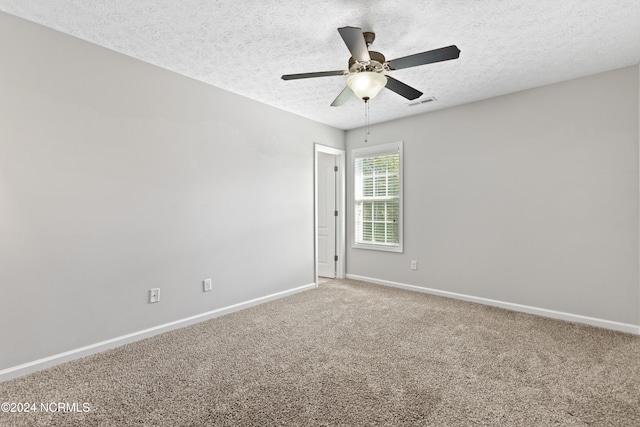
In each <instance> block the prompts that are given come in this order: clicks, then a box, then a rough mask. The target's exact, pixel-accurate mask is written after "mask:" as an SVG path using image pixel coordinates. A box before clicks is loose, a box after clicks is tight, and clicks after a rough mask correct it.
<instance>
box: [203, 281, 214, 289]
mask: <svg viewBox="0 0 640 427" xmlns="http://www.w3.org/2000/svg"><path fill="white" fill-rule="evenodd" d="M202 287H203V292H210V291H211V290H212V289H213V285H212V284H211V279H205V280H203V281H202Z"/></svg>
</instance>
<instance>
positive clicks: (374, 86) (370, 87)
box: [347, 71, 387, 101]
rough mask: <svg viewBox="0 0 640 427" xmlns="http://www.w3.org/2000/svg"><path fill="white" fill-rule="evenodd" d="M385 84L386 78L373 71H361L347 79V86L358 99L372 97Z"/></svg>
mask: <svg viewBox="0 0 640 427" xmlns="http://www.w3.org/2000/svg"><path fill="white" fill-rule="evenodd" d="M386 84H387V78H386V77H385V76H384V75H382V74H380V73H375V72H373V71H362V72H360V73H356V74H353V75H351V76H350V77H349V78H348V79H347V86H349V88H350V89H351V90H352V91H353V93H355V94H356V96H357V97H358V98H360V99H364V100H365V101H367V100H369V99H373V98H374V97H375V96H376V95H377V94H378V92H380V91H381V90H382V88H383V87H385V86H386Z"/></svg>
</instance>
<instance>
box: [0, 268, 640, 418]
mask: <svg viewBox="0 0 640 427" xmlns="http://www.w3.org/2000/svg"><path fill="white" fill-rule="evenodd" d="M0 401H1V402H37V403H38V404H39V403H40V402H70V403H73V402H76V403H78V406H77V409H78V410H72V411H69V412H64V411H60V412H56V413H48V414H47V413H42V412H40V411H38V412H36V413H20V414H18V413H0V425H2V426H13V425H16V426H22V425H28V426H32V425H47V426H49V425H53V426H62V425H64V426H67V425H78V426H92V425H101V426H102V425H104V426H128V425H149V426H152V425H158V426H206V425H228V426H254V425H255V426H269V425H296V426H314V425H344V426H375V425H388V426H395V425H408V426H415V425H428V426H476V425H487V426H548V425H553V426H558V425H561V426H639V425H640V337H638V336H633V335H629V334H623V333H617V332H612V331H607V330H603V329H597V328H592V327H588V326H583V325H576V324H572V323H566V322H560V321H555V320H550V319H545V318H540V317H536V316H532V315H527V314H522V313H515V312H510V311H506V310H501V309H497V308H493V307H487V306H482V305H476V304H472V303H467V302H463V301H456V300H450V299H446V298H441V297H435V296H430V295H426V294H420V293H415V292H409V291H403V290H399V289H393V288H385V287H380V286H376V285H371V284H365V283H361V282H354V281H337V280H336V281H330V282H328V283H325V284H323V285H321V286H320V287H319V288H318V289H315V290H312V291H307V292H303V293H300V294H296V295H293V296H291V297H288V298H284V299H281V300H278V301H273V302H270V303H266V304H263V305H260V306H257V307H253V308H250V309H247V310H244V311H240V312H236V313H233V314H230V315H227V316H224V317H220V318H217V319H213V320H210V321H207V322H203V323H200V324H197V325H194V326H191V327H188V328H184V329H180V330H176V331H172V332H168V333H165V334H162V335H158V336H155V337H152V338H149V339H146V340H143V341H140V342H137V343H133V344H129V345H126V346H123V347H119V348H117V349H114V350H110V351H107V352H104V353H101V354H97V355H94V356H90V357H87V358H84V359H81V360H77V361H74V362H70V363H67V364H64V365H60V366H57V367H55V368H52V369H48V370H46V371H42V372H38V373H35V374H32V375H29V376H26V377H23V378H19V379H16V380H12V381H9V382H5V383H2V384H0ZM84 403H87V404H88V409H89V410H88V412H82V410H83V408H84V407H83V404H84ZM71 409H74V408H73V406H72V407H71Z"/></svg>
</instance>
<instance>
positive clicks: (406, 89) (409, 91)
mask: <svg viewBox="0 0 640 427" xmlns="http://www.w3.org/2000/svg"><path fill="white" fill-rule="evenodd" d="M385 77H386V78H387V84H386V86H385V87H386V88H387V89H391V90H392V91H394V92H395V93H397V94H398V95H402V96H404V97H405V98H407V99H416V98H420V97H421V96H422V92H420V91H419V90H418V89H414V88H412V87H411V86H409V85H407V84H404V83H402V82H401V81H400V80H396V79H394V78H393V77H391V76H385Z"/></svg>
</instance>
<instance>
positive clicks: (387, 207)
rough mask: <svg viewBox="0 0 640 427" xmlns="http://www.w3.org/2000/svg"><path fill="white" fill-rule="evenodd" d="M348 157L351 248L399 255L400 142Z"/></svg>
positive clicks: (400, 234) (400, 199)
mask: <svg viewBox="0 0 640 427" xmlns="http://www.w3.org/2000/svg"><path fill="white" fill-rule="evenodd" d="M352 154H353V162H354V163H353V165H354V229H355V244H354V247H355V248H365V249H377V250H385V251H393V252H402V142H397V143H393V144H384V145H378V146H374V147H367V148H359V149H356V150H353V152H352Z"/></svg>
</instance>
